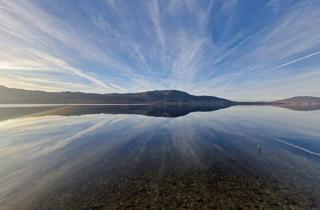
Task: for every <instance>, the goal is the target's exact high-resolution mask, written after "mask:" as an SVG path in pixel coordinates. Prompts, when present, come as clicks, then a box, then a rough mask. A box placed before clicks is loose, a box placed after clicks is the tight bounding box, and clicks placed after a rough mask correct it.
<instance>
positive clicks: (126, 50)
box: [0, 0, 320, 100]
mask: <svg viewBox="0 0 320 210" xmlns="http://www.w3.org/2000/svg"><path fill="white" fill-rule="evenodd" d="M319 21H320V1H319V0H303V1H297V0H211V1H200V0H158V1H157V0H135V1H132V0H68V1H66V0H47V1H44V0H15V1H12V0H0V85H5V86H8V87H16V88H24V89H35V90H46V91H84V92H99V93H109V92H138V91H146V90H154V89H179V90H183V91H187V92H189V93H192V94H197V95H215V96H220V97H225V98H229V99H234V100H259V99H277V98H284V97H289V96H295V95H314V96H320V23H319Z"/></svg>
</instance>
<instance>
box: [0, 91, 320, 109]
mask: <svg viewBox="0 0 320 210" xmlns="http://www.w3.org/2000/svg"><path fill="white" fill-rule="evenodd" d="M0 104H150V105H153V104H169V105H170V104H188V105H196V106H198V105H205V106H208V105H209V106H217V107H226V106H233V105H276V106H283V107H284V106H289V107H296V106H297V107H299V109H300V108H301V107H304V106H311V105H312V106H319V105H320V98H319V97H313V96H295V97H291V98H287V99H282V100H275V101H271V102H265V101H258V102H236V101H231V100H227V99H224V98H219V97H215V96H195V95H191V94H189V93H187V92H183V91H179V90H154V91H145V92H138V93H107V94H98V93H83V92H44V91H38V90H23V89H15V88H7V87H5V86H0Z"/></svg>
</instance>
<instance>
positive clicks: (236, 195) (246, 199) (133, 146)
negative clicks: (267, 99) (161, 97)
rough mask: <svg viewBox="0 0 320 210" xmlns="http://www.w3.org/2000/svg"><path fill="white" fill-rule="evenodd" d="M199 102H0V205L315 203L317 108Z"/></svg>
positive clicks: (318, 183)
mask: <svg viewBox="0 0 320 210" xmlns="http://www.w3.org/2000/svg"><path fill="white" fill-rule="evenodd" d="M201 109H202V110H199V109H197V110H194V109H192V108H190V107H169V108H168V107H157V108H154V107H146V106H129V107H125V106H120V107H119V106H113V107H112V106H108V107H105V106H104V107H103V106H61V107H60V106H59V107H36V108H35V107H33V108H26V107H24V108H0V113H1V115H0V116H1V120H2V121H1V122H0V186H1V188H0V209H115V208H129V209H130V208H131V209H132V208H133V209H137V208H138V209H141V208H142V209H150V208H154V207H157V208H166V209H168V208H189V209H195V208H196V209H197V208H198V209H199V208H200V209H201V208H220V209H221V208H237V207H239V208H263V207H264V208H284V207H285V208H299V209H301V208H302V209H311V208H315V209H317V208H320V178H319V177H320V131H319V125H320V111H318V110H317V111H311V112H304V111H293V110H287V109H283V108H277V107H269V106H259V107H258V106H236V107H230V108H226V109H219V108H218V107H217V108H214V109H212V108H211V109H207V107H202V108H201ZM218 109H219V110H218ZM213 110H216V111H213ZM194 111H196V112H194ZM199 111H210V112H199ZM130 113H133V114H134V115H131V114H130ZM143 115H145V116H143ZM151 116H162V117H151ZM178 116H180V117H178Z"/></svg>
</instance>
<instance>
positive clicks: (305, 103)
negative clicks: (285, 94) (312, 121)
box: [271, 96, 320, 111]
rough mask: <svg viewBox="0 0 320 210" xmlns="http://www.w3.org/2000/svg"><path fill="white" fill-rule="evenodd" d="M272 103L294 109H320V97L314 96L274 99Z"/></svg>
mask: <svg viewBox="0 0 320 210" xmlns="http://www.w3.org/2000/svg"><path fill="white" fill-rule="evenodd" d="M271 105H274V106H279V107H284V108H288V109H293V110H305V111H307V110H308V111H311V110H318V109H320V98H319V97H313V96H296V97H292V98H287V99H283V100H278V101H273V102H271Z"/></svg>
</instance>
